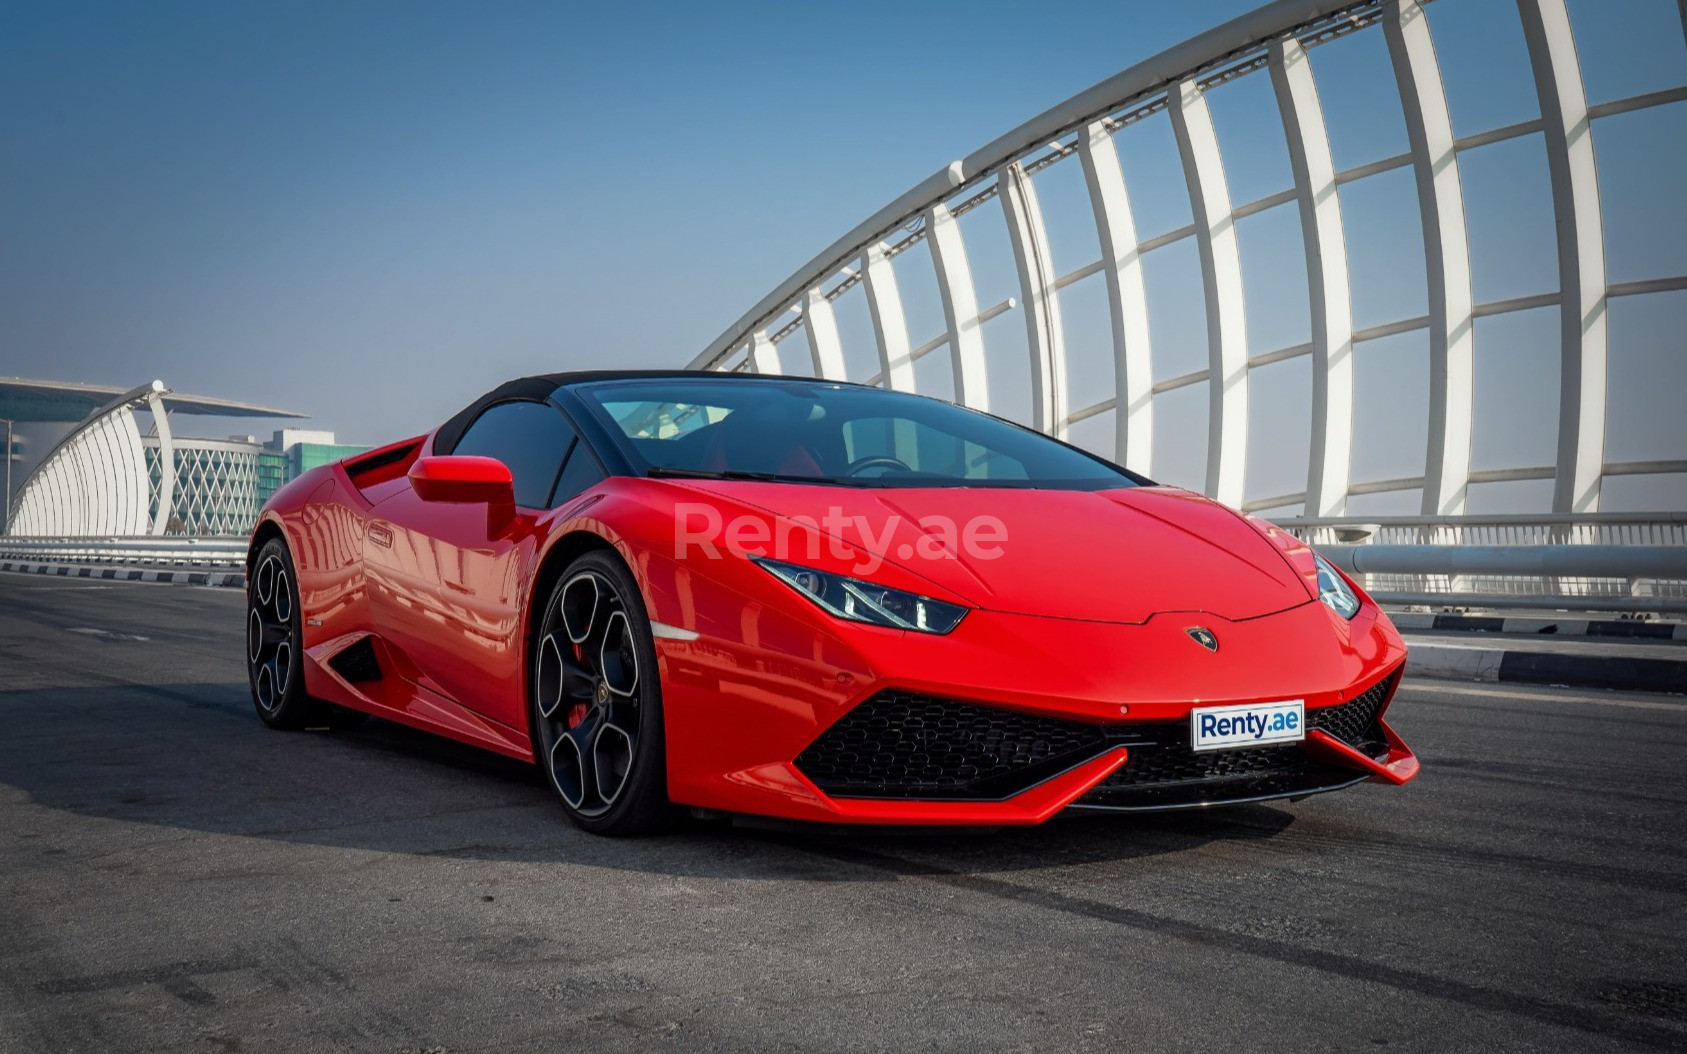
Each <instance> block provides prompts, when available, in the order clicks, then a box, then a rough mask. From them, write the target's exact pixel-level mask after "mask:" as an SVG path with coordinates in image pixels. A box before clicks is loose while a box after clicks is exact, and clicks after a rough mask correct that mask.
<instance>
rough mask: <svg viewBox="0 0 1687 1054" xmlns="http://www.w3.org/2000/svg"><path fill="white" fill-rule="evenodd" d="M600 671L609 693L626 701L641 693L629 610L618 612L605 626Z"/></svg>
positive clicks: (600, 652)
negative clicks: (634, 694)
mask: <svg viewBox="0 0 1687 1054" xmlns="http://www.w3.org/2000/svg"><path fill="white" fill-rule="evenodd" d="M598 672H599V673H601V674H602V675H603V680H604V683H605V684H607V685H608V686H609V690H610V691H611V692H614V693H615V694H616V695H618V696H620V697H622V698H623V699H627V698H631V697H632V695H633V693H634V692H636V691H638V653H637V652H636V651H635V650H634V649H633V631H632V625H631V624H630V623H629V622H628V621H627V613H626V612H625V611H616V612H615V613H614V614H612V615H610V616H609V620H608V621H607V622H605V623H604V629H603V644H602V646H601V648H600V650H599V653H598Z"/></svg>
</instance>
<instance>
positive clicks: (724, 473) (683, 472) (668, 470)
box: [645, 465, 876, 487]
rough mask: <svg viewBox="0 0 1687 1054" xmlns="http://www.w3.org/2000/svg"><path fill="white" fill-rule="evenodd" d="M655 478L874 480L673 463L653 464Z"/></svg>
mask: <svg viewBox="0 0 1687 1054" xmlns="http://www.w3.org/2000/svg"><path fill="white" fill-rule="evenodd" d="M645 475H646V476H649V477H651V478H653V479H748V480H756V481H759V482H762V483H815V484H820V485H831V486H840V487H863V486H866V487H871V486H874V485H876V481H874V480H854V479H835V478H833V477H831V476H796V475H789V474H786V473H783V472H746V471H745V470H743V469H737V468H723V469H719V470H714V469H706V468H678V467H676V466H672V465H651V466H650V470H649V471H648V472H646V473H645Z"/></svg>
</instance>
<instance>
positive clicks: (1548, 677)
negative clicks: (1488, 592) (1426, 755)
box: [1406, 638, 1687, 695]
mask: <svg viewBox="0 0 1687 1054" xmlns="http://www.w3.org/2000/svg"><path fill="white" fill-rule="evenodd" d="M1662 650H1663V651H1664V652H1666V653H1667V652H1672V651H1681V650H1682V649H1680V648H1673V647H1665V648H1663V649H1662ZM1406 672H1407V673H1408V674H1413V675H1415V676H1418V677H1441V678H1446V679H1448V680H1455V681H1492V682H1501V681H1504V682H1510V683H1514V684H1548V685H1567V686H1569V687H1572V688H1610V689H1615V690H1618V691H1627V692H1669V693H1673V694H1676V695H1682V694H1687V656H1683V657H1681V658H1673V657H1669V656H1668V655H1667V654H1666V655H1662V656H1659V657H1656V658H1653V657H1648V656H1635V655H1588V654H1585V653H1580V654H1573V655H1572V654H1567V653H1565V652H1562V651H1559V652H1551V651H1540V650H1533V651H1531V650H1528V649H1526V648H1523V647H1510V648H1508V647H1505V646H1504V645H1503V644H1502V643H1501V642H1500V641H1486V642H1480V643H1479V642H1477V641H1471V642H1470V643H1469V644H1465V643H1462V642H1460V643H1439V642H1438V643H1433V644H1431V643H1425V642H1424V641H1423V640H1422V638H1419V639H1417V640H1413V639H1410V638H1408V639H1407V641H1406Z"/></svg>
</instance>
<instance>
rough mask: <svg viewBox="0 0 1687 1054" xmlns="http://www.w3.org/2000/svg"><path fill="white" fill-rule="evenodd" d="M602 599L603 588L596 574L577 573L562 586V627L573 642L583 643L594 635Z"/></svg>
mask: <svg viewBox="0 0 1687 1054" xmlns="http://www.w3.org/2000/svg"><path fill="white" fill-rule="evenodd" d="M602 601H603V597H602V590H600V589H599V588H598V583H597V576H596V575H593V574H590V573H587V574H583V575H575V576H574V578H573V579H571V580H570V581H569V583H568V584H567V585H566V586H563V587H562V603H561V605H560V607H561V612H560V614H561V616H562V628H563V631H564V632H565V633H567V634H568V639H569V641H570V642H571V643H574V644H582V643H584V642H585V640H586V638H587V637H590V636H591V635H592V630H593V629H595V628H596V626H597V618H598V608H599V607H600V606H602Z"/></svg>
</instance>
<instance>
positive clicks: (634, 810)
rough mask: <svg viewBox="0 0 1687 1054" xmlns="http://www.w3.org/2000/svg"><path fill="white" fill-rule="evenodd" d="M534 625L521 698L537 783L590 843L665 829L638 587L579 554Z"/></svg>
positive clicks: (655, 697)
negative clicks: (541, 781)
mask: <svg viewBox="0 0 1687 1054" xmlns="http://www.w3.org/2000/svg"><path fill="white" fill-rule="evenodd" d="M538 625H539V632H538V634H537V635H536V636H535V637H534V647H533V651H532V661H531V666H530V673H529V676H528V691H527V698H528V719H529V721H530V722H531V723H532V728H533V745H534V752H535V758H536V760H537V761H538V764H539V768H540V770H541V771H542V772H543V773H544V775H545V782H546V783H548V784H550V787H551V790H552V791H553V792H554V793H555V794H556V796H557V799H558V800H559V801H561V802H562V805H563V808H564V809H566V810H567V811H568V815H569V817H570V818H571V819H572V820H573V821H574V822H575V824H577V825H578V826H580V827H581V828H583V829H584V830H587V831H590V832H592V833H593V834H603V835H636V834H647V833H649V832H652V831H656V830H660V829H662V828H665V827H667V826H668V825H669V824H670V823H671V822H672V820H673V816H674V809H673V806H672V805H670V804H669V802H668V772H667V746H666V742H665V740H664V736H663V726H662V684H661V679H660V677H659V676H658V675H657V672H656V670H657V667H656V643H655V640H654V639H653V638H652V637H651V633H650V618H649V616H648V615H647V614H646V613H645V608H644V598H643V597H642V596H641V595H640V593H639V589H638V583H637V582H636V581H634V579H633V576H632V574H631V573H630V572H629V571H628V570H627V567H626V565H625V564H623V563H622V562H621V561H620V560H619V559H617V558H616V557H615V556H614V555H613V554H611V553H609V552H606V551H603V550H596V551H593V552H589V553H586V554H585V555H583V556H581V557H580V558H579V559H577V560H575V561H574V562H573V563H572V564H570V565H569V566H568V570H567V571H565V572H564V573H563V576H562V578H561V579H560V580H558V582H557V584H556V587H555V588H554V589H552V590H551V594H550V596H549V597H547V598H546V599H545V607H544V611H543V614H542V616H541V617H540V619H539V623H538Z"/></svg>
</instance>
